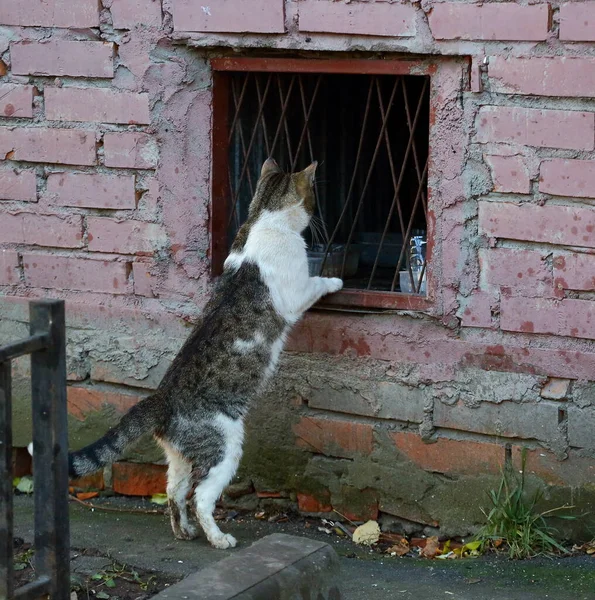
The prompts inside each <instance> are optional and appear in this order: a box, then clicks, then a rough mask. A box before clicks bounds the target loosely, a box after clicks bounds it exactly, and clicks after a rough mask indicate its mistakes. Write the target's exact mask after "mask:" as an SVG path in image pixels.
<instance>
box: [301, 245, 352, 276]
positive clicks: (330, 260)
mask: <svg viewBox="0 0 595 600" xmlns="http://www.w3.org/2000/svg"><path fill="white" fill-rule="evenodd" d="M325 251H326V246H324V245H322V244H315V245H314V246H313V247H312V249H310V250H308V271H309V273H310V277H315V276H316V275H321V276H323V277H341V268H342V267H343V259H344V257H345V244H332V245H331V247H330V248H329V251H328V254H327V255H326V260H325V259H324V256H325V254H326V252H325ZM359 256H360V250H359V247H357V246H356V245H354V244H350V245H349V249H348V250H347V260H346V261H345V272H344V273H343V277H353V276H354V275H355V274H356V273H357V268H358V266H359ZM323 262H324V270H323V272H322V273H321V272H320V269H321V267H322V263H323Z"/></svg>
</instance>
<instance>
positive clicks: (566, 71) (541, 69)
mask: <svg viewBox="0 0 595 600" xmlns="http://www.w3.org/2000/svg"><path fill="white" fill-rule="evenodd" d="M488 75H489V77H490V80H491V88H492V91H493V92H501V93H508V94H528V95H531V94H533V95H536V96H573V97H581V96H584V97H587V98H590V97H591V96H592V95H593V86H595V58H574V57H565V56H564V57H552V58H541V57H536V56H532V57H531V58H504V57H503V56H493V57H491V58H490V64H489V67H488Z"/></svg>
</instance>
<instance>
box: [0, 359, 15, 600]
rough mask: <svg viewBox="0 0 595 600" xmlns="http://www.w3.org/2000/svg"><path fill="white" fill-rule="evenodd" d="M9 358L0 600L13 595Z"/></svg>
mask: <svg viewBox="0 0 595 600" xmlns="http://www.w3.org/2000/svg"><path fill="white" fill-rule="evenodd" d="M10 388H11V381H10V361H9V360H7V361H6V362H0V600H6V598H10V597H11V596H12V590H13V576H12V575H13V571H12V565H13V546H12V524H13V523H12V514H13V513H12V423H11V420H12V419H11V412H12V407H11V404H10V399H11V395H10V393H11V389H10Z"/></svg>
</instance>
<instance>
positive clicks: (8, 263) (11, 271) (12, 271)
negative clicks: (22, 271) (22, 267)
mask: <svg viewBox="0 0 595 600" xmlns="http://www.w3.org/2000/svg"><path fill="white" fill-rule="evenodd" d="M18 267H19V255H18V253H17V252H14V251H12V250H0V285H13V284H15V283H18V282H19V279H20V278H19V272H18V270H17V269H18Z"/></svg>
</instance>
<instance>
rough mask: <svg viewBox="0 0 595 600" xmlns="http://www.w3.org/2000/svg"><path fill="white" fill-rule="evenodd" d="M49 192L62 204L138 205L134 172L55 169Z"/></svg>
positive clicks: (55, 200) (128, 206)
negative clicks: (74, 171)
mask: <svg viewBox="0 0 595 600" xmlns="http://www.w3.org/2000/svg"><path fill="white" fill-rule="evenodd" d="M47 192H48V195H49V198H50V199H51V201H52V202H54V203H56V204H58V205H60V206H80V207H85V208H109V209H125V208H130V209H132V208H135V207H136V192H135V190H134V176H133V175H114V174H112V173H109V174H106V173H51V174H50V175H48V178H47Z"/></svg>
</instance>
